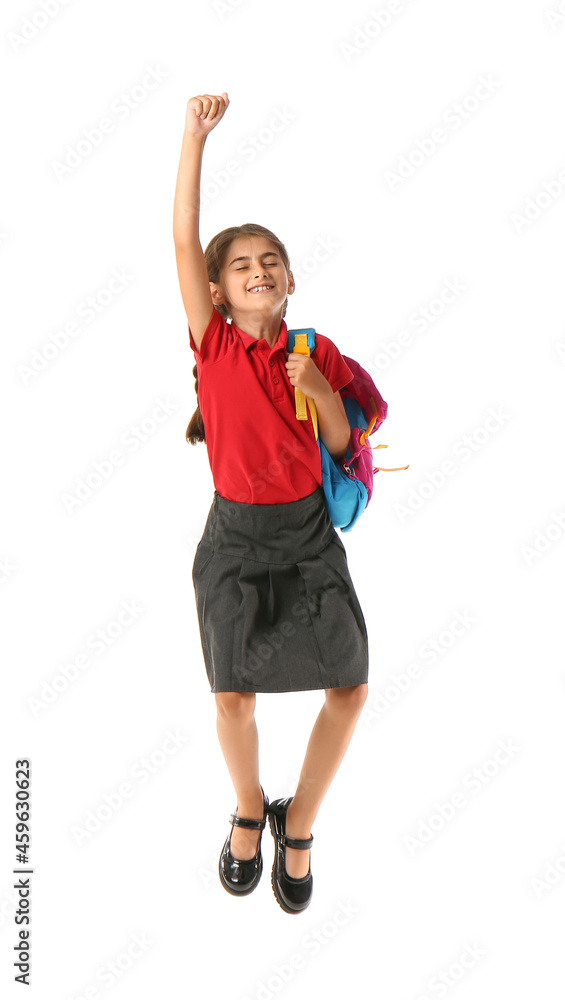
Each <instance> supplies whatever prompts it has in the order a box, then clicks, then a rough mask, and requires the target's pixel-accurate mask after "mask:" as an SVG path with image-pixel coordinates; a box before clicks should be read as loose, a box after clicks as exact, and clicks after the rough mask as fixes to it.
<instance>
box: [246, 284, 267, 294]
mask: <svg viewBox="0 0 565 1000" xmlns="http://www.w3.org/2000/svg"><path fill="white" fill-rule="evenodd" d="M272 287H273V286H272V285H258V286H257V288H250V289H249V291H250V292H268V291H269V289H270V288H272Z"/></svg>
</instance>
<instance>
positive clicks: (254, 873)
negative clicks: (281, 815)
mask: <svg viewBox="0 0 565 1000" xmlns="http://www.w3.org/2000/svg"><path fill="white" fill-rule="evenodd" d="M261 791H262V793H263V819H246V818H245V817H244V816H238V815H237V807H236V810H235V812H234V813H232V814H231V816H230V822H231V825H232V829H231V830H230V832H229V835H228V836H227V837H226V841H225V844H224V846H223V847H222V853H221V854H220V862H219V866H218V868H219V873H220V882H221V883H222V885H223V887H224V889H226V890H227V892H231V893H232V895H233V896H246V895H247V894H248V893H250V892H253V890H254V889H256V888H257V886H258V884H259V879H260V878H261V874H262V872H263V858H262V856H261V836H262V834H260V835H259V843H258V844H257V853H256V854H255V856H254V857H253V858H248V859H247V860H240V859H239V858H234V856H233V854H232V853H231V835H232V833H233V828H234V826H243V827H246V828H247V829H248V830H264V828H265V823H266V821H267V810H268V808H269V800H268V798H267V796H266V795H265V792H264V791H263V786H262V785H261Z"/></svg>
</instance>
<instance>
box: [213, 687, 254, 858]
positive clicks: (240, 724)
mask: <svg viewBox="0 0 565 1000" xmlns="http://www.w3.org/2000/svg"><path fill="white" fill-rule="evenodd" d="M215 698H216V707H217V710H218V717H217V720H216V729H217V732H218V739H219V741H220V746H221V748H222V753H223V755H224V759H225V761H226V764H227V766H228V771H229V773H230V777H231V779H232V781H233V786H234V788H235V793H236V795H237V813H238V816H245V817H247V818H248V819H262V818H263V795H262V793H261V786H260V783H259V739H258V734H257V725H256V723H255V715H254V712H255V694H254V692H252V691H249V692H247V691H221V692H218V694H216V695H215ZM259 835H260V831H259V830H246V829H244V828H243V827H241V826H234V827H233V832H232V838H231V850H232V854H233V856H234V858H239V860H240V861H245V860H247V859H249V858H252V857H253V856H254V855H255V853H256V851H257V844H258V843H259Z"/></svg>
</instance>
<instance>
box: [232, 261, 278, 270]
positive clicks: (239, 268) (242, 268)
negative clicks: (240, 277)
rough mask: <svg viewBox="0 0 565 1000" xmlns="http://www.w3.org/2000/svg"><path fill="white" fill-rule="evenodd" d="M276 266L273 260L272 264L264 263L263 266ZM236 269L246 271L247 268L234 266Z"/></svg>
mask: <svg viewBox="0 0 565 1000" xmlns="http://www.w3.org/2000/svg"><path fill="white" fill-rule="evenodd" d="M276 266H277V262H276V261H273V263H272V264H265V267H276ZM236 271H247V268H246V267H236Z"/></svg>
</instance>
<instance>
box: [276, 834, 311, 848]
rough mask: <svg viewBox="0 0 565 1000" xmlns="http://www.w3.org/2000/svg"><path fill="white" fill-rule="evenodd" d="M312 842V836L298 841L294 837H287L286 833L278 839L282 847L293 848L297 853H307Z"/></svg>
mask: <svg viewBox="0 0 565 1000" xmlns="http://www.w3.org/2000/svg"><path fill="white" fill-rule="evenodd" d="M313 840H314V837H312V836H310V837H308V838H307V839H305V840H299V839H297V838H296V837H287V835H286V833H283V834H281V837H280V842H281V846H282V847H294V849H295V850H297V851H307V850H308V848H309V847H310V844H311V843H312V841H313Z"/></svg>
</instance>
